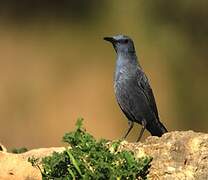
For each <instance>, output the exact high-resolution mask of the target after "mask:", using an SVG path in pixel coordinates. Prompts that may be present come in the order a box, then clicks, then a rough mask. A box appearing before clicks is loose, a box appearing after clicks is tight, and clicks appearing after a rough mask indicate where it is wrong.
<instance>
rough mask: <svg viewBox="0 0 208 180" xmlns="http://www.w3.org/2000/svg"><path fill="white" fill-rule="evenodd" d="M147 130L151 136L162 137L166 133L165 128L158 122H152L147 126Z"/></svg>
mask: <svg viewBox="0 0 208 180" xmlns="http://www.w3.org/2000/svg"><path fill="white" fill-rule="evenodd" d="M146 128H147V130H148V131H149V132H150V133H151V135H152V136H159V137H160V136H162V135H163V134H164V133H166V132H168V130H167V129H166V128H165V126H164V125H163V124H162V123H161V122H160V121H152V123H151V124H147V127H146Z"/></svg>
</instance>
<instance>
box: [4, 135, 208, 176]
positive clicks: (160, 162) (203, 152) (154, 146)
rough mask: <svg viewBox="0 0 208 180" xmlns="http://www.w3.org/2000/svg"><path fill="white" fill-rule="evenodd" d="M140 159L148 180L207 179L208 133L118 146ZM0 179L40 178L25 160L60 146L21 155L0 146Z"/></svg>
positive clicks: (45, 153)
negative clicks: (146, 159) (145, 161)
mask: <svg viewBox="0 0 208 180" xmlns="http://www.w3.org/2000/svg"><path fill="white" fill-rule="evenodd" d="M120 148H124V149H129V150H132V151H134V152H135V155H136V156H138V157H140V156H144V155H149V156H151V157H153V160H152V162H151V167H150V172H149V175H148V178H149V179H154V180H155V179H167V180H171V179H180V180H183V179H188V180H192V179H197V180H205V179H208V134H205V133H196V132H193V131H174V132H169V133H166V134H164V135H163V136H162V137H160V138H159V137H153V136H150V137H148V138H147V139H146V140H145V141H144V142H142V143H141V142H139V143H128V142H126V141H124V142H122V143H121V146H120ZM0 149H1V151H0V167H1V168H0V179H1V180H7V179H8V180H12V179H15V180H16V179H33V180H40V179H42V177H41V173H40V170H39V169H37V168H35V167H33V166H32V165H31V163H29V162H28V158H29V157H36V158H41V157H45V156H48V155H50V154H52V152H54V151H56V152H61V151H63V150H64V149H65V148H64V147H52V148H40V149H33V150H30V151H27V152H25V153H22V154H12V153H9V152H7V151H6V148H5V147H4V146H3V145H1V144H0Z"/></svg>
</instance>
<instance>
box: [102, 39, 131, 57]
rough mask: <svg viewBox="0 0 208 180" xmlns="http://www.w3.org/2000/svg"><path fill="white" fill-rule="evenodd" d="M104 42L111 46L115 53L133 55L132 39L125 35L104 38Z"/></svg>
mask: <svg viewBox="0 0 208 180" xmlns="http://www.w3.org/2000/svg"><path fill="white" fill-rule="evenodd" d="M104 40H106V41H109V42H111V43H112V44H113V47H114V49H115V51H116V53H117V54H118V53H135V48H134V43H133V41H132V39H131V38H130V37H128V36H125V35H116V36H112V37H104Z"/></svg>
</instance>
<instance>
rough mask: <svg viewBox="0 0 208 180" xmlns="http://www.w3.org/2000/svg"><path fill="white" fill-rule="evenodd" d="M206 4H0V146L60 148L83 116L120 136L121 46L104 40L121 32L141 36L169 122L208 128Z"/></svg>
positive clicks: (100, 131) (144, 60)
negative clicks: (116, 79)
mask: <svg viewBox="0 0 208 180" xmlns="http://www.w3.org/2000/svg"><path fill="white" fill-rule="evenodd" d="M207 9H208V1H203V0H200V1H188V0H175V1H165V0H158V1H153V0H152V1H145V0H140V1H137V0H132V1H128V2H127V1H125V0H120V1H116V0H99V1H97V0H76V1H75V0H60V1H55V0H50V1H46V0H45V1H43V0H30V1H26V0H22V1H18V0H7V1H1V2H0V127H1V130H0V141H1V143H3V144H4V145H5V146H7V147H8V148H12V147H22V146H26V147H28V148H36V147H50V146H60V145H63V144H62V142H61V137H62V136H63V135H64V133H65V132H68V131H72V130H73V129H74V127H75V122H76V119H77V118H78V117H83V118H84V119H85V120H84V126H85V127H86V129H87V130H88V131H89V132H90V133H92V134H93V135H94V136H95V137H96V138H97V139H99V138H101V137H102V138H106V139H118V138H120V137H121V136H122V135H123V134H124V132H125V131H126V129H127V120H126V118H125V117H124V115H123V113H122V112H121V110H120V109H119V107H118V105H117V103H116V100H115V96H114V90H113V75H114V67H115V52H114V50H113V48H112V46H111V45H110V44H108V43H107V42H105V41H103V40H102V38H103V37H104V36H109V35H115V34H121V33H122V34H127V35H129V36H131V37H132V38H133V39H134V41H135V46H136V49H137V54H138V56H139V59H140V62H141V64H142V66H143V68H144V70H145V72H146V74H147V75H148V77H149V79H150V83H151V86H152V88H153V90H154V94H155V98H156V101H157V106H158V110H159V114H160V117H161V120H162V122H163V123H164V124H165V126H166V127H167V128H168V129H169V130H170V131H174V130H190V129H192V130H195V131H201V132H207V131H208V105H207V102H208V81H207V79H208V60H207V58H208V49H207V48H208V21H207V19H208V11H207ZM140 128H141V127H140V126H139V125H138V126H135V127H134V130H133V131H132V133H131V135H130V136H129V138H128V140H129V141H135V140H136V138H137V136H138V134H139V131H140ZM145 136H149V133H148V132H146V134H145ZM144 139H145V137H143V140H144Z"/></svg>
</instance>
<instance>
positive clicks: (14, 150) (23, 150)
mask: <svg viewBox="0 0 208 180" xmlns="http://www.w3.org/2000/svg"><path fill="white" fill-rule="evenodd" d="M27 151H28V149H27V148H26V147H21V148H14V149H12V150H11V152H12V153H14V154H21V153H24V152H27Z"/></svg>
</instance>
